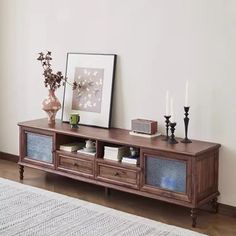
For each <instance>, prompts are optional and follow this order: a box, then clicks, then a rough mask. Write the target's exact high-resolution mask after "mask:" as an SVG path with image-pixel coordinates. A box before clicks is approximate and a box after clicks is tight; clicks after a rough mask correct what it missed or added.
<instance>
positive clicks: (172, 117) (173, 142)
mask: <svg viewBox="0 0 236 236" xmlns="http://www.w3.org/2000/svg"><path fill="white" fill-rule="evenodd" d="M170 114H171V115H170V116H171V118H170V123H169V125H170V131H171V135H170V137H169V139H168V143H170V144H176V143H178V141H177V140H176V139H175V134H174V133H175V126H176V122H175V121H174V120H175V118H174V100H173V98H171V99H170Z"/></svg>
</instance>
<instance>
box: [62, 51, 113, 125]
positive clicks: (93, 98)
mask: <svg viewBox="0 0 236 236" xmlns="http://www.w3.org/2000/svg"><path fill="white" fill-rule="evenodd" d="M116 57H117V56H116V55H115V54H95V53H67V60H66V78H67V82H68V83H66V84H65V87H64V95H63V105H62V121H63V122H69V118H70V114H71V113H79V115H80V124H82V125H89V126H96V127H102V128H110V125H111V112H112V97H113V86H114V78H115V68H116ZM74 81H76V83H77V84H79V88H78V89H75V90H73V89H72V87H71V86H69V84H70V85H73V83H74Z"/></svg>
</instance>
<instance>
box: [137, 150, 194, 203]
mask: <svg viewBox="0 0 236 236" xmlns="http://www.w3.org/2000/svg"><path fill="white" fill-rule="evenodd" d="M141 168H142V170H143V171H142V178H141V190H142V191H145V192H148V193H153V194H158V195H160V196H164V197H170V198H172V199H177V200H182V201H187V202H191V181H192V176H191V156H185V155H180V154H174V153H168V152H162V151H156V150H153V151H152V150H141Z"/></svg>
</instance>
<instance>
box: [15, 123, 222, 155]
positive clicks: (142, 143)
mask: <svg viewBox="0 0 236 236" xmlns="http://www.w3.org/2000/svg"><path fill="white" fill-rule="evenodd" d="M18 125H19V126H27V127H31V128H37V129H41V130H45V131H53V132H56V133H62V134H67V135H72V136H78V137H84V138H86V139H87V138H91V139H96V140H99V141H104V142H110V143H112V142H113V143H116V144H121V145H122V144H124V145H129V146H137V147H145V148H151V149H155V150H165V151H168V152H178V153H180V154H186V155H191V156H198V155H200V154H202V153H204V152H207V151H209V150H213V149H217V148H219V147H220V144H217V143H210V142H203V141H198V140H193V142H192V143H190V144H184V143H181V142H179V143H178V144H176V145H173V144H168V143H167V142H165V141H162V139H163V136H160V137H155V138H143V137H137V136H133V135H130V134H129V130H124V129H116V128H111V129H103V128H95V127H89V126H82V125H80V126H79V129H71V128H70V125H69V124H68V123H64V122H61V121H60V120H57V121H56V124H55V125H53V126H50V125H48V122H47V119H38V120H33V121H27V122H20V123H19V124H18ZM177 139H178V140H180V138H177Z"/></svg>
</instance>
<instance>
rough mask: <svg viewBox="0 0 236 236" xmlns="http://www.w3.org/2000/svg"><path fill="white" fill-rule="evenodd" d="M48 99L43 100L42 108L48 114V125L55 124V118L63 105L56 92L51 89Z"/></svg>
mask: <svg viewBox="0 0 236 236" xmlns="http://www.w3.org/2000/svg"><path fill="white" fill-rule="evenodd" d="M48 92H49V94H48V97H47V98H45V99H44V100H43V103H42V108H43V110H44V111H45V112H46V113H47V114H48V124H49V125H53V124H55V118H56V114H57V112H58V110H60V109H61V103H60V101H59V100H58V98H57V97H56V95H55V90H53V89H49V91H48Z"/></svg>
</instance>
